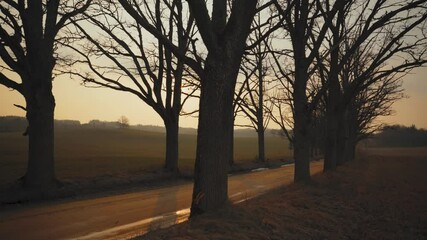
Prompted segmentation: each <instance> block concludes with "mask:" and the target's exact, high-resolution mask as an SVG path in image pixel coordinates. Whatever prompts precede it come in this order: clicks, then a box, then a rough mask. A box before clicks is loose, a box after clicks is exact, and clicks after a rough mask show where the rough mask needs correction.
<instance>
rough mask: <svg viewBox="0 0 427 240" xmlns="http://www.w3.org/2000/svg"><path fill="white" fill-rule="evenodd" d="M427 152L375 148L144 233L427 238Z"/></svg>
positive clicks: (164, 235)
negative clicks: (307, 177) (309, 179)
mask: <svg viewBox="0 0 427 240" xmlns="http://www.w3.org/2000/svg"><path fill="white" fill-rule="evenodd" d="M426 172H427V158H426V157H425V156H420V155H419V154H415V155H410V154H408V155H407V156H406V157H403V156H397V157H393V156H392V155H388V156H387V157H383V156H381V155H370V156H367V157H365V158H363V159H361V160H358V161H355V162H352V163H349V164H347V165H346V166H342V167H340V168H339V169H338V170H337V171H336V172H330V173H327V174H320V175H317V176H315V177H314V178H313V183H311V184H304V185H302V184H294V185H291V186H289V187H287V188H282V189H279V190H276V191H274V192H271V193H268V194H267V195H264V196H262V197H259V198H256V199H253V200H251V201H248V202H245V203H242V204H240V205H237V206H228V207H226V208H224V209H222V210H220V211H219V212H217V213H208V214H205V215H204V216H201V217H198V218H196V219H194V220H192V221H190V222H186V223H183V224H179V225H176V226H173V227H171V228H168V229H163V230H157V231H154V232H151V233H148V234H147V235H144V236H142V237H139V238H137V239H239V240H243V239H427V185H426V183H427V174H426Z"/></svg>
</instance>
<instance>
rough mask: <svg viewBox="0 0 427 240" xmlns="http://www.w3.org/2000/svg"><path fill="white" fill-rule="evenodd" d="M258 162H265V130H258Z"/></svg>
mask: <svg viewBox="0 0 427 240" xmlns="http://www.w3.org/2000/svg"><path fill="white" fill-rule="evenodd" d="M257 133H258V161H260V162H265V137H264V133H265V130H264V128H261V129H258V131H257Z"/></svg>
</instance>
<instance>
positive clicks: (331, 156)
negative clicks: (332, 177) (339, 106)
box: [323, 110, 339, 172]
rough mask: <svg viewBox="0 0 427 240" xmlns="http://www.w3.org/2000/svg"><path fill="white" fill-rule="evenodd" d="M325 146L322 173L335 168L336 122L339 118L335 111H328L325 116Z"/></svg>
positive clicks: (336, 147) (336, 146)
mask: <svg viewBox="0 0 427 240" xmlns="http://www.w3.org/2000/svg"><path fill="white" fill-rule="evenodd" d="M326 116H327V123H326V126H327V127H326V128H327V130H326V145H325V148H326V149H325V161H324V167H323V171H324V172H327V171H330V170H335V169H336V168H337V159H338V156H337V153H338V152H337V149H338V142H337V141H338V137H337V136H338V122H339V117H338V114H337V112H336V111H334V110H329V112H328V113H327V114H326Z"/></svg>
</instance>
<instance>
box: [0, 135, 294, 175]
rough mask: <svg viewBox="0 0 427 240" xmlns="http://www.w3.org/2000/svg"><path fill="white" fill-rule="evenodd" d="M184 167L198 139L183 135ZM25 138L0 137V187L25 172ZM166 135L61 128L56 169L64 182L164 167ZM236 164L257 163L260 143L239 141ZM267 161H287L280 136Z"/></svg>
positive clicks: (271, 141)
mask: <svg viewBox="0 0 427 240" xmlns="http://www.w3.org/2000/svg"><path fill="white" fill-rule="evenodd" d="M179 144H180V145H179V151H180V162H179V164H180V165H179V167H180V169H181V170H183V171H191V170H192V168H193V165H194V157H195V150H196V136H195V135H187V134H182V135H180V139H179ZM27 145H28V143H27V138H26V137H23V136H22V133H19V132H13V133H0V183H7V182H11V181H14V180H16V179H17V178H19V177H21V176H23V174H24V173H25V169H26V159H27ZM164 154H165V135H164V134H163V133H157V132H147V131H142V130H135V129H92V128H76V129H57V130H56V132H55V164H56V166H55V167H56V173H57V177H58V178H59V179H60V180H78V179H90V178H94V177H98V176H107V177H108V176H117V175H129V174H141V173H144V172H147V171H155V170H158V169H161V168H162V165H163V160H164ZM234 156H235V161H236V162H241V161H255V159H256V156H257V139H256V138H254V137H240V138H236V139H235V153H234ZM266 158H268V159H282V158H283V159H289V158H290V151H289V149H288V142H287V141H286V140H285V139H283V138H281V137H279V136H270V137H267V138H266Z"/></svg>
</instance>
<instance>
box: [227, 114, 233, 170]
mask: <svg viewBox="0 0 427 240" xmlns="http://www.w3.org/2000/svg"><path fill="white" fill-rule="evenodd" d="M230 148H231V150H230V157H229V161H228V165H229V167H230V168H231V167H232V166H233V165H234V118H233V130H232V131H231V134H230Z"/></svg>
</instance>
